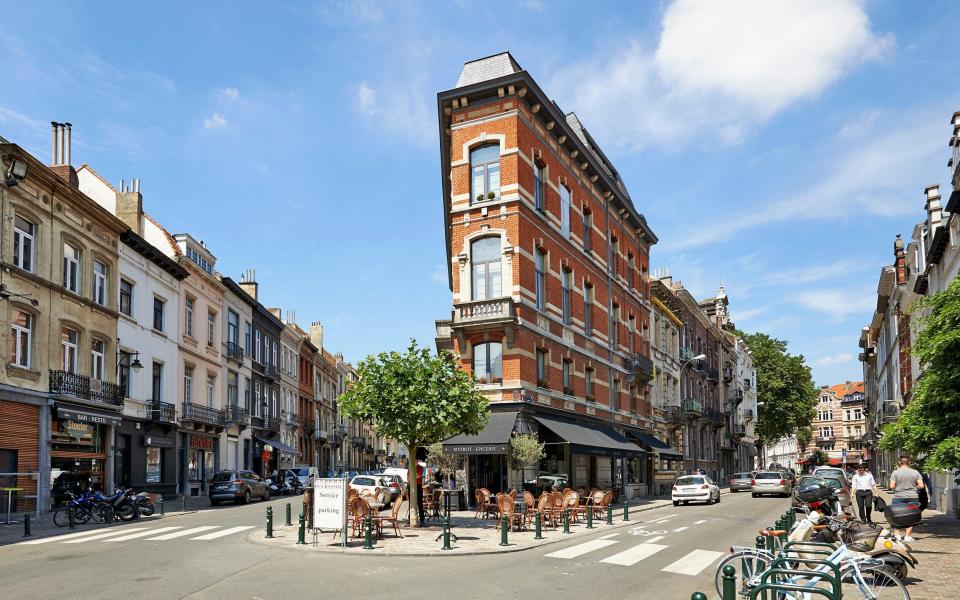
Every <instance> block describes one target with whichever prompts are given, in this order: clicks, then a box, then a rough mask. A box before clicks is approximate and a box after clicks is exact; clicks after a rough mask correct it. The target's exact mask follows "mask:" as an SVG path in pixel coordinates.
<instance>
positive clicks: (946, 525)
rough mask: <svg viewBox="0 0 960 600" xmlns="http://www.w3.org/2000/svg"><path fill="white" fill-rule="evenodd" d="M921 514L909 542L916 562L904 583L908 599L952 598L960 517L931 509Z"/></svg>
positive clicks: (959, 563)
mask: <svg viewBox="0 0 960 600" xmlns="http://www.w3.org/2000/svg"><path fill="white" fill-rule="evenodd" d="M923 515H924V519H923V524H922V525H920V526H919V527H917V528H916V529H914V531H913V537H914V539H916V541H915V542H913V543H911V544H910V547H911V548H912V549H913V555H914V557H915V558H916V559H917V560H918V561H919V564H918V565H917V568H916V569H912V570H911V571H910V576H909V577H908V579H907V582H906V583H907V588H908V589H909V591H910V598H911V599H912V600H941V599H942V598H956V597H957V582H958V581H960V520H958V519H955V518H953V517H951V516H949V515H946V514H944V513H942V512H939V511H935V510H926V511H924V512H923Z"/></svg>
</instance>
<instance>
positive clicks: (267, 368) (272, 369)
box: [263, 365, 280, 381]
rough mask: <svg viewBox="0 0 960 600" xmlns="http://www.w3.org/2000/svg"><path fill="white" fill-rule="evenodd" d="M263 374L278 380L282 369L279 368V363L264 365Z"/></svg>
mask: <svg viewBox="0 0 960 600" xmlns="http://www.w3.org/2000/svg"><path fill="white" fill-rule="evenodd" d="M263 376H264V377H269V378H270V379H273V380H274V381H276V380H277V379H279V378H280V371H279V370H278V369H277V365H263Z"/></svg>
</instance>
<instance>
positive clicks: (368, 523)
mask: <svg viewBox="0 0 960 600" xmlns="http://www.w3.org/2000/svg"><path fill="white" fill-rule="evenodd" d="M363 549H364V550H373V519H372V518H371V517H370V515H367V517H366V519H364V525H363Z"/></svg>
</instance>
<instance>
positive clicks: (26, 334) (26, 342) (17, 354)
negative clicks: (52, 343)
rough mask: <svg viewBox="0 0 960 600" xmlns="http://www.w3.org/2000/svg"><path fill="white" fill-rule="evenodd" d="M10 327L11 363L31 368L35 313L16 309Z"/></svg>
mask: <svg viewBox="0 0 960 600" xmlns="http://www.w3.org/2000/svg"><path fill="white" fill-rule="evenodd" d="M10 329H11V332H10V333H11V335H10V364H12V365H15V366H18V367H22V368H24V369H29V368H30V364H31V363H30V352H31V349H32V348H33V315H31V314H30V313H26V312H23V311H22V310H16V309H14V311H13V321H12V322H11V324H10Z"/></svg>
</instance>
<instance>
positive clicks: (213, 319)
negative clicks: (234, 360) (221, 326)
mask: <svg viewBox="0 0 960 600" xmlns="http://www.w3.org/2000/svg"><path fill="white" fill-rule="evenodd" d="M216 333H217V313H215V312H208V313H207V345H208V346H210V347H211V348H213V341H214V337H215V336H216Z"/></svg>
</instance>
